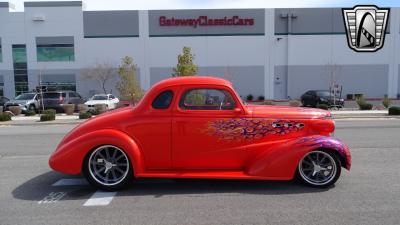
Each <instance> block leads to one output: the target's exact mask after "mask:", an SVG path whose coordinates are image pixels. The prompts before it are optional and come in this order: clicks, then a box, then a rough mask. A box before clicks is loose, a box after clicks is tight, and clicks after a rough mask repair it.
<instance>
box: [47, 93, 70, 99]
mask: <svg viewBox="0 0 400 225" xmlns="http://www.w3.org/2000/svg"><path fill="white" fill-rule="evenodd" d="M61 94H62V97H64V98H65V96H66V94H65V93H59V92H48V93H43V98H60V95H61Z"/></svg>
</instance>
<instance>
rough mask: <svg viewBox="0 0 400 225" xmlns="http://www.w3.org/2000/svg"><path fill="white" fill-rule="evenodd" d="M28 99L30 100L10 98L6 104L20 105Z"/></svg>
mask: <svg viewBox="0 0 400 225" xmlns="http://www.w3.org/2000/svg"><path fill="white" fill-rule="evenodd" d="M29 101H30V100H10V101H8V102H7V103H6V104H21V105H25V104H26V103H28V102H29Z"/></svg>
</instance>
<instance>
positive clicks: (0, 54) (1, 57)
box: [0, 39, 3, 62]
mask: <svg viewBox="0 0 400 225" xmlns="http://www.w3.org/2000/svg"><path fill="white" fill-rule="evenodd" d="M0 41H1V39H0ZM0 62H3V51H2V49H1V43H0Z"/></svg>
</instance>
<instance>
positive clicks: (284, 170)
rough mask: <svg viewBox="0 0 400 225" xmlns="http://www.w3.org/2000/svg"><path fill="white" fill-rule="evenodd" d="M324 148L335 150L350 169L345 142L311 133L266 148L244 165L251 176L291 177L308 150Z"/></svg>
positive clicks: (348, 154) (349, 158)
mask: <svg viewBox="0 0 400 225" xmlns="http://www.w3.org/2000/svg"><path fill="white" fill-rule="evenodd" d="M315 149H326V150H331V151H334V152H337V153H338V155H339V157H340V159H341V161H342V163H344V165H342V166H343V167H345V168H346V169H348V170H350V167H351V155H350V151H349V149H348V148H347V146H346V145H345V144H343V143H342V142H341V141H339V140H337V139H335V138H332V137H328V136H320V135H313V136H307V137H301V138H295V139H292V140H290V141H287V142H285V143H284V144H281V145H280V146H276V147H272V148H270V149H266V150H265V151H264V152H263V153H261V154H260V155H258V156H257V157H255V158H254V159H253V160H251V161H250V162H249V163H248V164H247V166H246V173H247V174H249V175H253V176H263V177H279V178H286V179H291V178H293V176H294V174H295V172H296V169H297V165H298V163H299V161H300V159H301V158H302V157H303V156H304V155H305V154H306V153H307V152H309V151H312V150H315Z"/></svg>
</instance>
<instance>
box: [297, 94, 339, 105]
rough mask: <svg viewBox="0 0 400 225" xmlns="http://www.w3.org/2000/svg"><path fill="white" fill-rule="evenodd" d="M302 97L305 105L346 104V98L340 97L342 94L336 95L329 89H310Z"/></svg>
mask: <svg viewBox="0 0 400 225" xmlns="http://www.w3.org/2000/svg"><path fill="white" fill-rule="evenodd" d="M300 99H301V102H302V104H303V106H311V107H317V106H318V105H320V104H325V105H327V106H328V107H339V108H343V106H344V99H343V98H340V96H334V95H333V94H331V92H330V91H328V90H309V91H307V92H305V93H304V94H303V95H302V96H301V97H300Z"/></svg>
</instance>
